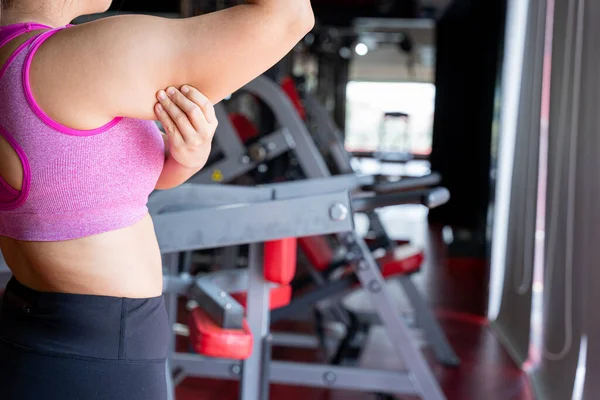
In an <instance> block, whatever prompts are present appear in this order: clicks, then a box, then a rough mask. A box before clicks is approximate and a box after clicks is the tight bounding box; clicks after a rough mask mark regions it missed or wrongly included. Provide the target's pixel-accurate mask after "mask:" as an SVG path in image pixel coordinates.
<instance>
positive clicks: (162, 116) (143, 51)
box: [0, 0, 314, 298]
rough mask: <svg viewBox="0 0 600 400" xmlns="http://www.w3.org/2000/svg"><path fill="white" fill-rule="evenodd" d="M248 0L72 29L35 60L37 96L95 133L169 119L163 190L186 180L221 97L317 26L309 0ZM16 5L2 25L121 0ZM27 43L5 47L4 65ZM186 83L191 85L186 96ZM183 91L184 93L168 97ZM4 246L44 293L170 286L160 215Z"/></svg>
mask: <svg viewBox="0 0 600 400" xmlns="http://www.w3.org/2000/svg"><path fill="white" fill-rule="evenodd" d="M248 3H249V4H246V5H243V6H238V7H233V8H232V9H229V10H225V11H222V12H218V13H213V14H209V15H205V16H201V17H196V18H188V19H184V20H175V21H173V20H166V19H161V18H155V17H144V16H121V17H114V18H107V19H105V20H101V21H97V22H93V23H89V24H84V25H82V26H77V27H74V28H70V29H67V30H64V31H62V32H60V33H58V34H56V35H55V36H53V37H52V38H51V39H50V40H48V41H47V42H46V43H45V44H44V45H42V47H41V48H40V49H39V51H38V53H37V54H36V56H35V57H34V60H33V64H32V70H31V75H30V79H31V84H32V90H33V94H34V97H35V98H36V100H37V102H38V104H39V105H40V107H41V108H42V109H43V110H44V111H45V112H46V113H47V114H48V115H49V116H50V117H52V118H53V119H54V120H56V121H58V122H59V123H62V124H64V125H66V126H68V127H71V128H75V129H93V128H96V127H99V126H102V125H104V124H105V123H106V122H108V121H109V120H111V119H112V118H114V117H116V116H123V117H132V118H140V119H159V120H161V122H162V123H163V125H164V126H167V127H169V130H168V135H167V138H166V139H165V140H166V141H167V144H168V146H167V147H168V154H167V155H166V160H165V167H164V169H163V173H162V175H161V177H160V179H159V181H158V182H157V189H168V188H172V187H175V186H177V185H179V184H181V183H183V182H184V181H186V180H187V179H188V178H189V177H190V176H191V175H193V174H194V173H195V172H197V171H198V170H199V169H200V168H202V166H203V165H204V163H205V162H206V158H207V156H208V153H209V152H210V143H211V140H212V135H213V134H214V129H215V128H216V124H217V121H216V118H215V117H214V110H213V108H212V104H214V103H216V102H219V101H220V100H221V99H222V98H223V97H225V96H227V95H228V94H230V93H232V92H233V91H235V90H237V89H238V88H239V87H241V86H242V85H244V84H245V83H246V82H248V81H250V80H252V79H253V78H254V77H256V76H257V75H259V74H260V73H262V72H263V71H265V70H267V69H268V68H269V67H271V66H272V65H273V64H274V63H275V62H277V61H278V60H279V59H281V58H282V57H283V56H284V55H285V54H286V53H287V52H288V51H289V50H290V49H291V48H292V47H293V46H294V45H295V43H297V42H298V40H300V39H301V38H302V36H303V35H304V34H306V33H307V32H308V31H309V30H310V29H311V28H312V24H313V23H314V19H313V16H312V10H311V9H310V2H309V0H249V1H248ZM14 4H15V5H14V6H13V7H12V8H11V9H9V10H3V11H2V24H3V25H8V24H12V23H17V22H28V21H31V22H39V23H42V24H46V25H49V26H52V27H55V26H64V25H66V24H68V23H69V21H71V20H73V19H74V18H75V17H77V16H79V15H83V14H87V13H93V12H101V11H103V10H105V9H106V8H107V7H108V5H109V4H110V1H108V0H85V1H80V0H68V1H65V0H46V1H44V2H43V3H42V5H40V2H39V0H15V2H14ZM26 38H27V36H22V37H19V38H17V39H15V40H13V41H12V42H11V43H9V44H7V45H6V46H4V47H3V48H1V49H0V65H2V64H4V62H5V61H6V60H7V59H8V57H9V56H10V54H11V53H12V52H13V51H14V50H15V49H16V48H17V47H18V45H19V44H20V43H22V42H24V41H25V40H26ZM107 60H110V62H108V61H107ZM90 76H93V77H94V80H90V78H89V77H90ZM185 84H189V85H191V86H190V91H189V92H188V93H187V94H186V93H183V92H182V91H183V89H184V87H183V85H185ZM192 86H193V87H195V88H198V90H199V91H198V90H195V89H194V88H192ZM161 88H162V90H161ZM169 89H170V90H169ZM180 89H181V90H180ZM173 90H174V93H175V94H174V95H173V96H166V98H165V99H164V100H163V99H161V98H160V97H161V96H160V95H161V94H162V93H163V91H173ZM200 91H201V92H202V93H204V94H205V95H206V97H205V96H203V95H202V94H200ZM157 103H158V104H161V105H162V108H158V107H157ZM11 153H12V149H10V148H9V147H8V146H7V144H6V143H5V142H3V141H2V140H0V157H2V162H0V176H2V177H3V178H4V179H5V180H6V181H7V182H8V183H9V184H10V185H11V186H12V187H14V188H16V189H20V187H21V183H22V167H21V165H20V164H19V163H18V159H15V158H14V155H13V154H11ZM0 249H1V250H2V253H3V255H4V257H5V260H6V261H7V263H8V265H9V267H10V268H11V270H12V271H13V273H14V274H15V276H16V277H17V279H18V280H19V281H20V282H21V283H23V284H25V285H26V286H29V287H31V288H33V289H36V290H41V291H53V292H64V293H80V294H94V295H104V296H117V297H128V298H146V297H153V296H158V295H160V294H161V292H162V269H161V258H160V253H159V249H158V244H157V241H156V235H155V233H154V227H153V224H152V220H151V218H150V216H146V217H145V218H144V219H143V220H142V221H140V222H139V223H137V224H135V225H133V226H130V227H127V228H124V229H121V230H117V231H113V232H107V233H103V234H100V235H96V236H91V237H85V238H81V239H76V240H71V241H64V242H44V243H40V242H23V241H17V240H13V239H10V238H6V237H0Z"/></svg>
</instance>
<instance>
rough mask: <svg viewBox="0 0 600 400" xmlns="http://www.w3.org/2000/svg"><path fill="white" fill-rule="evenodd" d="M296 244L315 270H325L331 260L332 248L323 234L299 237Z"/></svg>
mask: <svg viewBox="0 0 600 400" xmlns="http://www.w3.org/2000/svg"><path fill="white" fill-rule="evenodd" d="M298 244H299V245H300V248H301V249H302V251H303V252H304V254H305V255H306V258H308V261H310V263H311V264H312V266H313V267H314V268H315V269H316V270H317V271H323V270H325V269H326V268H327V267H328V266H329V264H331V262H332V261H333V256H334V255H333V250H331V246H329V243H328V242H327V239H326V238H325V236H309V237H303V238H299V239H298Z"/></svg>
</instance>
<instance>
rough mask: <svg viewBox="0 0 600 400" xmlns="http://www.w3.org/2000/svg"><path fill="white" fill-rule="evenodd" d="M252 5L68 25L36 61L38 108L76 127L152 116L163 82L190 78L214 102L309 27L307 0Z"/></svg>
mask: <svg viewBox="0 0 600 400" xmlns="http://www.w3.org/2000/svg"><path fill="white" fill-rule="evenodd" d="M248 3H249V4H245V5H240V6H236V7H232V8H228V9H226V10H222V11H218V12H214V13H210V14H206V15H202V16H198V17H194V18H186V19H164V18H158V17H152V16H142V15H127V16H118V17H111V18H105V19H101V20H98V21H95V22H91V23H86V24H82V25H80V26H76V27H72V28H69V29H65V30H63V31H61V32H59V33H57V34H56V35H54V36H53V37H51V38H50V39H49V40H48V41H47V42H46V43H45V44H44V45H42V47H41V48H40V49H39V50H38V53H37V54H36V56H35V57H34V59H33V63H32V70H31V75H30V79H31V83H32V88H33V91H34V96H35V98H36V100H37V102H38V103H39V105H40V107H41V108H42V109H43V110H44V111H46V113H48V114H49V115H50V117H52V118H54V119H55V120H57V121H58V122H61V123H63V124H65V125H68V126H70V127H72V128H76V129H90V128H94V127H97V126H100V125H102V124H103V123H105V122H107V121H108V120H110V119H111V118H113V117H115V116H124V117H134V118H143V119H153V118H154V110H153V105H154V103H155V96H154V94H155V93H156V91H157V90H158V89H160V88H165V87H169V86H175V87H180V86H181V85H183V84H189V85H191V86H194V87H196V88H198V90H200V91H201V92H202V93H204V94H205V95H206V96H207V97H208V99H209V100H210V101H211V102H212V103H216V102H219V101H220V100H221V99H223V98H224V97H225V96H227V95H229V94H231V93H233V92H234V91H236V90H237V89H239V88H240V87H241V86H243V85H244V84H246V83H247V82H249V81H251V80H252V79H254V78H255V77H256V76H258V75H260V74H261V73H263V72H264V71H266V70H267V69H269V68H270V67H271V66H273V65H274V64H275V63H277V62H278V61H279V60H280V59H281V58H282V57H283V56H285V55H286V54H287V53H288V52H289V51H290V50H291V49H292V48H293V46H294V45H295V44H296V43H297V42H298V41H299V40H300V39H301V38H302V37H303V36H304V35H305V34H306V33H308V32H309V31H310V30H311V29H312V27H313V25H314V16H313V14H312V9H311V6H310V0H249V1H248Z"/></svg>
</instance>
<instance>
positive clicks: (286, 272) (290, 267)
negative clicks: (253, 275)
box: [263, 238, 298, 285]
mask: <svg viewBox="0 0 600 400" xmlns="http://www.w3.org/2000/svg"><path fill="white" fill-rule="evenodd" d="M297 255H298V239H296V238H286V239H280V240H274V241H271V242H267V243H265V251H264V260H263V270H264V276H265V279H266V280H267V281H269V282H273V283H278V284H281V285H289V284H290V282H291V281H292V279H294V275H296V261H297Z"/></svg>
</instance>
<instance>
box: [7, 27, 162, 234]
mask: <svg viewBox="0 0 600 400" xmlns="http://www.w3.org/2000/svg"><path fill="white" fill-rule="evenodd" d="M37 29H49V30H47V31H45V32H43V33H41V34H39V35H36V36H34V37H33V38H31V39H28V40H27V41H26V42H25V43H23V44H22V45H21V46H19V48H18V49H17V50H16V51H15V52H14V53H13V54H12V55H11V56H10V58H9V59H8V61H7V62H6V63H5V64H4V65H3V66H2V67H1V68H0V135H1V136H2V137H3V138H4V139H5V140H6V141H7V142H8V143H9V144H10V145H11V146H12V148H13V149H14V150H15V152H16V153H17V155H18V156H19V158H20V160H21V163H22V165H23V183H22V187H21V190H15V189H14V188H12V187H11V186H10V185H8V183H6V181H5V180H4V179H2V177H0V236H7V237H11V238H14V239H17V240H25V241H62V240H71V239H77V238H81V237H85V236H91V235H96V234H99V233H103V232H108V231H112V230H117V229H120V228H125V227H127V226H131V225H133V224H135V223H136V222H138V221H139V220H141V219H142V218H143V217H144V216H145V215H146V214H147V212H148V209H147V207H146V204H147V202H148V196H149V195H150V193H151V192H152V191H153V190H154V187H155V186H156V182H157V180H158V177H159V176H160V173H161V171H162V168H163V163H164V141H163V139H162V136H161V134H160V131H159V129H158V127H157V126H156V124H155V123H154V122H152V121H143V120H137V119H131V118H116V119H114V120H113V121H111V122H109V123H108V124H106V125H105V126H102V127H100V128H97V129H93V130H76V129H71V128H68V127H65V126H63V125H61V124H59V123H57V122H56V121H53V120H52V119H51V118H50V117H49V116H48V115H46V113H44V111H43V110H42V109H41V108H40V107H39V106H38V105H37V103H36V101H35V99H34V97H33V94H32V92H31V87H30V85H29V69H30V67H31V60H32V59H33V56H34V55H35V53H36V51H37V49H39V47H40V46H41V45H42V43H44V41H45V40H47V39H48V38H49V37H51V36H52V35H53V34H55V33H57V32H59V31H60V30H61V29H65V28H58V29H51V28H49V27H47V26H44V25H39V24H33V23H27V24H17V25H10V26H5V27H0V47H2V46H4V45H5V44H6V43H8V42H9V41H11V40H12V39H14V38H16V37H17V36H19V35H21V34H24V33H26V32H30V31H33V30H37Z"/></svg>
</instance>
